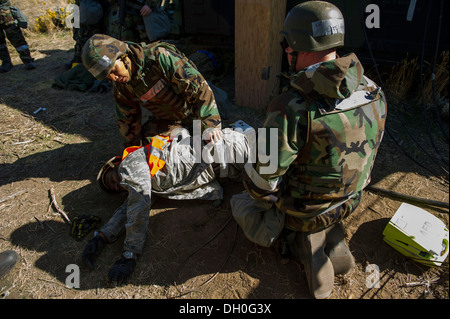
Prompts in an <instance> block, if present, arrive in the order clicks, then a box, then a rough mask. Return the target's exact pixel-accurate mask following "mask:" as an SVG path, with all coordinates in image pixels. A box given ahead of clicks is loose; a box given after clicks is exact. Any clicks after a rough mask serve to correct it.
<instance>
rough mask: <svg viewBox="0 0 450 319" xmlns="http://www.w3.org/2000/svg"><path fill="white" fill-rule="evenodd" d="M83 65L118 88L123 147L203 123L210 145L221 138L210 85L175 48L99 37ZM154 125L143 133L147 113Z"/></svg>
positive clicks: (84, 56) (84, 54)
mask: <svg viewBox="0 0 450 319" xmlns="http://www.w3.org/2000/svg"><path fill="white" fill-rule="evenodd" d="M82 60H83V64H84V66H85V67H86V69H87V70H88V71H89V72H90V73H91V74H92V75H93V76H94V77H95V78H96V79H98V80H103V79H105V78H108V79H110V80H111V81H113V82H114V86H113V88H114V99H115V108H116V115H117V120H118V124H119V130H120V133H121V135H122V138H123V142H124V146H125V147H128V146H134V145H140V144H141V143H146V142H147V140H146V139H145V137H146V136H153V135H158V134H162V135H169V134H170V131H171V130H172V129H173V128H175V127H185V128H188V129H189V128H192V126H193V121H194V120H199V121H200V123H201V129H202V132H203V138H204V139H205V140H209V141H212V142H213V143H215V142H217V141H218V140H220V138H221V133H222V132H221V117H220V115H219V110H218V108H217V104H216V102H215V99H214V95H213V92H212V90H211V88H210V87H209V85H208V83H207V82H206V80H205V79H204V77H203V76H202V75H201V74H200V72H199V71H198V70H197V69H196V67H195V65H194V64H193V63H192V62H191V61H190V60H189V59H187V58H186V57H185V55H184V54H183V53H182V52H180V51H179V50H178V49H177V48H176V47H175V46H174V45H171V44H169V43H165V42H161V41H158V42H153V43H151V44H148V45H146V44H142V45H139V44H137V43H134V42H124V41H119V40H117V39H115V38H113V37H111V36H108V35H103V34H96V35H94V36H92V37H91V38H90V39H89V40H88V41H87V42H86V44H85V45H84V47H83V51H82ZM141 108H145V109H147V110H149V111H150V112H151V113H152V117H153V121H152V122H151V123H149V124H148V127H145V128H144V129H143V128H142V127H141V119H142V110H141Z"/></svg>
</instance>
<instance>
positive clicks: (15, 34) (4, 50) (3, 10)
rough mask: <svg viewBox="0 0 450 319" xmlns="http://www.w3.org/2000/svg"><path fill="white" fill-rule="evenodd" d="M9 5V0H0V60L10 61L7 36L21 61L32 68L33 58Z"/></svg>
mask: <svg viewBox="0 0 450 319" xmlns="http://www.w3.org/2000/svg"><path fill="white" fill-rule="evenodd" d="M10 7H11V3H10V2H9V0H0V60H2V61H3V63H4V64H5V63H11V57H10V55H9V52H8V47H7V45H6V37H8V40H9V41H10V42H11V44H12V45H13V46H14V47H15V48H16V50H17V52H18V53H19V56H20V59H21V60H22V62H23V63H24V64H25V65H27V66H28V65H29V66H30V68H32V66H33V64H32V62H33V59H32V58H31V54H30V49H29V47H28V44H27V41H26V40H25V37H24V36H23V34H22V31H21V30H20V27H19V26H18V25H17V23H16V21H15V19H14V17H13V15H12V13H11V10H10ZM5 35H6V37H5Z"/></svg>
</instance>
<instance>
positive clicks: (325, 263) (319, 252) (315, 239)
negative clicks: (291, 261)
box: [291, 231, 334, 299]
mask: <svg viewBox="0 0 450 319" xmlns="http://www.w3.org/2000/svg"><path fill="white" fill-rule="evenodd" d="M325 245H326V232H325V231H319V232H314V233H301V232H298V233H296V238H295V240H294V243H293V245H292V249H291V252H292V254H293V255H294V257H296V258H298V259H299V260H300V262H301V263H302V265H303V267H304V270H305V274H306V278H307V280H308V285H309V290H310V292H311V294H312V295H313V296H314V298H316V299H325V298H328V297H329V296H330V294H331V292H332V291H333V285H334V269H333V264H332V263H331V260H330V258H328V256H327V254H326V253H325Z"/></svg>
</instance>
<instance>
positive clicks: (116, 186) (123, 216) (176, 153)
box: [82, 129, 250, 285]
mask: <svg viewBox="0 0 450 319" xmlns="http://www.w3.org/2000/svg"><path fill="white" fill-rule="evenodd" d="M222 132H223V138H222V139H221V140H220V141H219V143H217V144H216V145H214V146H212V144H211V143H208V144H203V146H202V147H201V149H200V152H201V153H202V154H201V158H199V157H198V155H200V154H197V153H196V151H194V148H195V147H193V146H192V145H195V144H193V143H195V142H193V141H192V138H191V136H190V135H189V133H188V131H187V130H186V129H178V132H175V131H173V133H174V134H176V135H175V136H174V135H172V136H162V135H158V136H155V137H152V138H150V139H149V144H147V145H146V146H136V147H134V146H132V147H128V148H126V149H125V150H124V152H123V155H122V156H118V157H115V158H113V159H111V160H110V161H108V162H107V163H106V164H105V165H104V166H103V168H102V169H101V170H100V172H99V174H98V177H97V179H98V181H99V183H100V186H101V187H102V188H103V189H104V190H106V191H108V192H120V191H128V197H127V200H126V201H125V202H124V203H123V205H121V206H120V207H119V208H118V209H117V210H116V211H115V213H114V215H113V216H112V217H111V219H110V220H109V221H108V222H107V223H106V224H105V225H104V226H103V227H102V229H101V230H100V232H98V233H96V234H95V235H94V238H93V239H91V240H90V241H89V242H88V244H87V245H86V247H85V248H84V251H83V255H82V259H83V261H84V263H85V264H86V265H88V266H89V267H90V268H91V269H93V268H94V263H95V261H96V259H97V257H98V256H99V254H100V252H101V251H102V250H103V248H104V246H105V244H107V243H112V242H114V241H115V240H117V238H118V237H119V236H120V235H121V234H123V233H124V231H125V233H126V236H125V240H124V252H123V255H122V257H121V258H120V259H119V260H118V261H117V262H116V263H115V264H114V265H113V267H112V268H111V270H110V271H109V273H108V279H109V281H110V283H111V284H112V285H121V284H122V283H124V282H125V281H126V280H127V279H128V278H129V276H130V275H131V273H132V272H133V270H134V268H135V266H136V260H137V256H139V255H141V254H142V253H143V248H144V242H145V237H146V232H147V227H148V224H149V213H150V209H151V206H152V202H153V199H154V195H155V194H156V195H157V196H161V197H166V198H170V199H203V200H212V201H216V200H221V199H222V196H223V194H222V188H221V186H220V184H219V183H218V182H217V180H216V177H224V178H238V177H240V172H241V171H242V170H243V168H244V165H245V162H247V159H248V156H249V155H248V154H249V152H250V148H249V143H248V141H247V138H246V137H245V135H244V134H242V133H240V132H236V131H233V130H231V129H224V130H223V131H222ZM199 145H200V144H199ZM213 150H214V151H213ZM212 151H213V153H212ZM211 154H214V155H211ZM213 164H217V165H218V167H216V165H214V167H215V168H216V169H214V168H213ZM217 168H220V169H219V170H218V169H217ZM218 171H220V176H216V174H217V173H218Z"/></svg>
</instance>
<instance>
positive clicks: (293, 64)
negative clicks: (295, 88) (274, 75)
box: [289, 51, 298, 75]
mask: <svg viewBox="0 0 450 319" xmlns="http://www.w3.org/2000/svg"><path fill="white" fill-rule="evenodd" d="M289 54H290V55H291V57H292V59H291V65H290V66H289V73H290V75H294V74H295V73H297V69H296V66H297V56H298V52H297V51H292V52H291V53H289Z"/></svg>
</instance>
